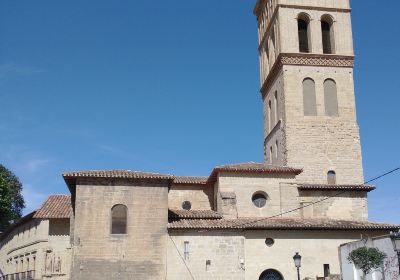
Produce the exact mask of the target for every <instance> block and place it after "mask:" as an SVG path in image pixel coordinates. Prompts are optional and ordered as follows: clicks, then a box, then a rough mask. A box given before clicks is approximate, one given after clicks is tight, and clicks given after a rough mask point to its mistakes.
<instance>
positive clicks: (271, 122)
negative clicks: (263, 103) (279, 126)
mask: <svg viewBox="0 0 400 280" xmlns="http://www.w3.org/2000/svg"><path fill="white" fill-rule="evenodd" d="M268 113H269V114H268V116H269V131H270V132H271V131H272V129H273V128H274V120H273V117H272V116H273V114H272V101H271V100H270V101H269V102H268Z"/></svg>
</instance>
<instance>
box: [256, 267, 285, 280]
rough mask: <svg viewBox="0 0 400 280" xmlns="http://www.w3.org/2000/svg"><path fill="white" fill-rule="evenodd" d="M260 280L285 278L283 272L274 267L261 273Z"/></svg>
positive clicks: (281, 279)
mask: <svg viewBox="0 0 400 280" xmlns="http://www.w3.org/2000/svg"><path fill="white" fill-rule="evenodd" d="M258 279H259V280H283V277H282V274H280V273H279V272H278V271H276V270H274V269H267V270H265V271H264V272H263V273H261V275H260V278H258Z"/></svg>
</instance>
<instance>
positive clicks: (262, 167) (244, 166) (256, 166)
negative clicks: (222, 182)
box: [207, 162, 303, 184]
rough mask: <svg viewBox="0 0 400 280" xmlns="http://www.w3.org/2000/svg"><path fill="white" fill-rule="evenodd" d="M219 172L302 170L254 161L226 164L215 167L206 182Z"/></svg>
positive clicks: (293, 171) (211, 182)
mask: <svg viewBox="0 0 400 280" xmlns="http://www.w3.org/2000/svg"><path fill="white" fill-rule="evenodd" d="M220 172H233V173H262V174H293V175H299V174H300V173H301V172H303V170H301V169H297V168H292V167H287V166H275V165H270V164H265V163H256V162H247V163H239V164H227V165H221V166H217V167H215V168H214V170H213V171H212V173H211V175H210V177H209V178H208V182H207V183H209V184H213V183H214V182H215V181H216V179H217V176H218V173H220Z"/></svg>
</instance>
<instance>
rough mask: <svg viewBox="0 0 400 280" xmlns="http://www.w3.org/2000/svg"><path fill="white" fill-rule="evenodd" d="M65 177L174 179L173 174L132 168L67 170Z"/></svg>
mask: <svg viewBox="0 0 400 280" xmlns="http://www.w3.org/2000/svg"><path fill="white" fill-rule="evenodd" d="M63 177H64V178H129V179H173V178H174V176H173V175H169V174H159V173H150V172H142V171H132V170H86V171H73V172H65V173H64V174H63Z"/></svg>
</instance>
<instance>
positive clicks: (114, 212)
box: [111, 205, 128, 234]
mask: <svg viewBox="0 0 400 280" xmlns="http://www.w3.org/2000/svg"><path fill="white" fill-rule="evenodd" d="M127 216H128V208H127V207H126V206H125V205H115V206H114V207H113V208H112V209H111V234H126V233H127Z"/></svg>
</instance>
